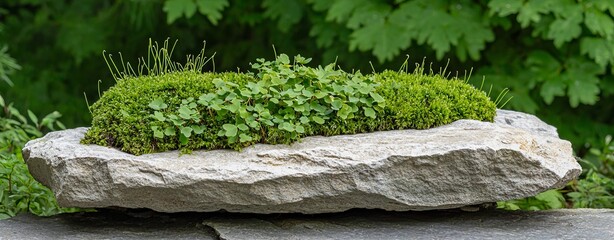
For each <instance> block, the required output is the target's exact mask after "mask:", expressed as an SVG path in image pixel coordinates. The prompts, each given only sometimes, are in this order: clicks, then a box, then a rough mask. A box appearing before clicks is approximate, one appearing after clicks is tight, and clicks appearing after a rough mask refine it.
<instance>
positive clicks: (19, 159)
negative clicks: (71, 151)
mask: <svg viewBox="0 0 614 240" xmlns="http://www.w3.org/2000/svg"><path fill="white" fill-rule="evenodd" d="M60 116H61V115H60V113H58V112H52V113H50V114H47V115H46V116H45V117H43V118H40V119H39V118H38V117H37V116H36V115H34V114H33V113H32V112H31V111H28V117H25V116H23V115H22V114H21V113H20V112H19V110H17V109H16V108H15V107H14V106H13V104H12V103H7V102H5V100H4V98H3V97H2V96H1V95H0V220H1V219H6V218H10V217H13V216H15V215H17V214H18V213H21V212H30V213H33V214H36V215H39V216H50V215H54V214H58V213H62V212H75V211H80V210H79V209H75V208H60V207H59V206H58V204H57V202H56V200H55V196H54V195H53V192H51V190H49V189H48V188H47V187H45V186H43V185H42V184H40V183H39V182H37V181H36V180H34V178H33V177H32V175H30V172H29V171H28V166H27V165H26V163H25V162H24V160H23V156H22V154H21V149H22V148H23V146H24V144H25V143H26V142H27V141H29V140H31V139H34V138H38V137H42V135H43V134H42V132H41V131H42V130H43V129H48V130H54V129H55V128H56V127H60V128H63V125H62V123H60V122H59V121H58V120H57V119H58V118H59V117H60Z"/></svg>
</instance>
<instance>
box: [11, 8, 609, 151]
mask: <svg viewBox="0 0 614 240" xmlns="http://www.w3.org/2000/svg"><path fill="white" fill-rule="evenodd" d="M613 14H614V2H612V1H608V0H583V1H576V0H490V1H489V0H482V1H473V0H460V1H459V0H454V1H453V0H332V1H331V0H262V1H247V0H100V1H69V0H5V1H2V2H1V3H0V24H1V25H3V28H2V30H1V32H0V47H3V46H8V47H9V48H8V49H7V50H3V51H0V61H5V62H10V63H14V62H15V61H12V58H14V59H16V60H17V61H16V62H18V63H20V64H21V65H22V69H21V70H20V71H18V72H17V73H16V74H14V76H13V77H12V79H13V82H14V84H15V87H13V88H9V87H8V84H6V80H5V82H2V81H0V86H2V85H4V86H2V87H0V94H4V95H5V96H6V97H9V98H11V99H14V101H17V102H20V103H23V104H25V106H24V107H26V108H30V109H32V110H33V111H34V112H35V113H43V112H48V111H50V110H51V109H54V110H58V111H60V112H62V113H64V115H65V119H64V121H65V122H66V123H67V125H68V126H69V127H74V126H83V125H89V123H90V122H91V116H90V114H89V113H88V111H87V107H86V104H85V101H84V100H83V94H82V93H83V92H86V93H87V94H88V96H90V97H94V98H95V97H96V96H98V84H97V81H98V80H102V83H101V85H100V88H101V89H102V90H104V89H107V88H108V87H109V86H111V85H112V84H113V80H112V77H111V76H110V74H109V73H108V71H106V69H105V67H104V66H105V65H104V62H103V61H102V58H101V57H100V56H101V53H102V51H103V50H104V49H106V50H107V52H109V53H117V52H118V51H120V50H121V51H122V56H123V57H124V58H125V59H126V60H130V61H132V62H136V61H135V59H136V58H137V57H138V56H140V55H139V53H141V52H143V51H144V48H143V45H144V44H145V43H146V42H147V39H148V38H153V39H154V40H158V41H161V40H163V39H166V38H168V37H171V38H179V39H181V44H180V45H179V46H178V48H177V49H176V50H175V53H176V56H185V55H186V54H187V53H193V52H198V51H197V50H198V49H200V47H201V43H202V41H203V40H206V41H207V47H208V52H209V53H213V52H216V53H217V55H216V58H215V67H216V70H217V71H224V70H231V71H234V70H236V69H237V67H239V68H240V69H241V70H246V69H249V62H250V61H253V60H254V59H256V58H257V57H263V56H271V57H272V56H274V54H273V51H272V49H271V45H272V44H275V46H276V48H277V49H278V50H279V51H280V52H285V53H288V54H289V55H296V54H297V53H300V54H303V55H308V56H314V63H315V64H323V63H328V62H333V61H334V60H335V59H336V58H338V59H340V60H343V61H340V62H343V65H342V66H341V67H343V68H344V69H360V70H363V72H370V71H371V66H370V65H369V62H370V61H372V62H373V65H374V67H375V68H376V70H378V71H381V70H384V69H398V68H399V66H400V65H401V63H402V62H403V61H404V56H405V55H406V54H409V56H410V62H419V61H421V60H422V59H421V58H422V57H424V56H426V57H427V59H431V60H433V61H438V62H440V63H442V64H434V66H433V67H434V68H435V69H438V68H439V67H442V66H443V63H444V62H445V60H446V59H448V58H449V59H450V64H449V67H448V69H449V70H452V71H453V72H454V71H460V72H461V75H462V74H464V71H465V70H468V69H471V68H473V69H475V71H473V78H474V80H472V83H474V84H479V83H480V82H481V79H482V77H483V76H485V77H486V80H487V83H490V84H493V91H495V92H498V91H500V90H502V89H503V88H505V87H510V89H511V91H510V95H509V96H513V97H514V99H513V100H512V101H511V102H510V103H509V104H508V105H507V107H508V108H512V109H515V110H520V111H524V112H529V113H535V114H537V115H538V116H540V117H541V118H543V119H545V120H546V121H547V122H549V123H551V124H554V125H555V126H557V127H558V128H559V132H560V134H561V136H562V137H563V138H565V139H568V140H570V141H572V142H573V143H574V148H575V149H576V150H577V151H578V153H579V155H581V156H583V155H584V154H585V153H586V151H587V150H588V149H589V148H590V146H596V145H597V144H598V143H599V141H600V140H601V139H603V138H604V137H605V135H607V134H608V133H610V134H612V133H614V101H613V99H614V77H612V74H611V73H612V66H613V65H612V64H613V63H614V30H612V29H614V19H613V18H612V16H613ZM0 49H4V48H0ZM8 54H10V56H12V58H10V57H8V56H9V55H8ZM115 56H116V57H117V56H118V55H117V54H115ZM2 66H4V68H2V71H0V77H2V72H3V71H6V70H9V71H12V69H14V67H15V66H16V65H15V64H2ZM11 66H13V67H11ZM92 100H93V99H92ZM570 119H574V123H573V124H572V123H571V122H570Z"/></svg>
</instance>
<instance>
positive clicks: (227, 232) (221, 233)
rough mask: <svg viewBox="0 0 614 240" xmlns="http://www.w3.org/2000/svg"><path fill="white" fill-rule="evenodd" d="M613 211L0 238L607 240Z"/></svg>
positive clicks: (118, 219) (106, 224) (124, 223)
mask: <svg viewBox="0 0 614 240" xmlns="http://www.w3.org/2000/svg"><path fill="white" fill-rule="evenodd" d="M613 222H614V210H608V209H562V210H549V211H536V212H530V211H501V210H482V211H478V212H463V211H460V210H440V211H423V212H386V211H380V210H350V211H347V212H343V213H334V214H316V215H301V214H269V215H261V214H237V213H221V212H216V213H172V214H171V213H159V212H154V211H150V210H139V209H122V210H110V209H102V210H99V212H89V213H75V214H63V215H58V216H53V217H49V218H42V217H36V216H33V215H29V214H22V215H19V216H17V217H14V218H11V219H8V220H4V221H0V229H2V235H1V236H0V239H150V238H155V239H267V240H268V239H611V237H612V236H614V228H613V227H612V223H613Z"/></svg>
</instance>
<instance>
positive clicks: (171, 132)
mask: <svg viewBox="0 0 614 240" xmlns="http://www.w3.org/2000/svg"><path fill="white" fill-rule="evenodd" d="M164 135H166V136H175V128H174V127H167V128H165V129H164Z"/></svg>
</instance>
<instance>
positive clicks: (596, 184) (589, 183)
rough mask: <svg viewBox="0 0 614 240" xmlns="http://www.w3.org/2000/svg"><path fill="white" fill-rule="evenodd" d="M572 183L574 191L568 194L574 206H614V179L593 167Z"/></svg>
mask: <svg viewBox="0 0 614 240" xmlns="http://www.w3.org/2000/svg"><path fill="white" fill-rule="evenodd" d="M570 185H571V189H572V190H573V191H572V192H570V193H567V196H568V197H569V198H570V200H571V202H572V203H573V207H574V208H614V195H613V193H614V179H612V178H608V177H606V176H604V175H603V174H599V173H597V172H595V171H594V170H592V169H591V170H589V171H588V173H587V174H586V177H585V178H582V179H579V180H577V181H575V182H572V183H571V184H570Z"/></svg>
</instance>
